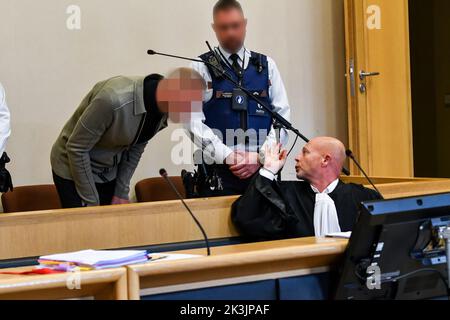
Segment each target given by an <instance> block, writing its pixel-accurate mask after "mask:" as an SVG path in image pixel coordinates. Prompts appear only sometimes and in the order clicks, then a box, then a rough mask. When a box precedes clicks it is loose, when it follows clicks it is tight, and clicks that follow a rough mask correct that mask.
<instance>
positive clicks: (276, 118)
mask: <svg viewBox="0 0 450 320" xmlns="http://www.w3.org/2000/svg"><path fill="white" fill-rule="evenodd" d="M206 43H207V45H208V47H209V48H210V46H209V43H208V42H206ZM210 50H211V49H210ZM211 51H212V50H211ZM147 53H148V54H149V55H159V56H164V57H169V58H175V59H181V60H187V61H193V62H200V63H204V64H205V65H207V66H209V67H211V68H213V69H214V70H215V71H216V72H217V73H218V74H220V76H222V77H224V78H225V79H226V80H228V81H229V82H231V83H232V84H233V85H235V86H236V88H238V89H240V90H242V91H243V92H244V93H245V94H246V95H247V96H248V97H249V98H250V99H252V100H253V101H255V102H256V103H258V104H259V105H261V106H262V107H263V108H264V110H265V111H266V112H268V113H269V114H270V115H271V116H272V119H273V124H274V127H279V128H284V129H285V130H288V131H291V132H293V133H294V134H296V135H297V136H298V137H299V138H300V139H302V140H303V141H304V142H306V143H308V142H309V141H310V140H309V139H308V138H307V137H306V136H304V135H303V134H302V133H301V132H300V131H299V130H298V129H296V128H295V127H294V126H293V125H292V123H290V122H289V121H288V120H286V119H285V118H284V117H283V116H282V115H280V114H279V113H278V112H275V111H273V110H272V109H271V108H270V107H269V106H268V105H267V104H266V103H265V102H264V101H262V100H261V99H260V98H259V97H256V96H255V95H254V94H253V93H252V92H250V90H248V89H246V88H245V87H243V86H242V85H241V84H240V83H238V81H236V80H234V79H233V78H232V77H231V76H230V75H229V74H228V73H227V72H226V71H225V69H224V68H219V67H217V66H216V65H214V64H212V63H210V62H209V61H204V60H202V59H193V58H188V57H183V56H177V55H172V54H167V53H161V52H157V51H154V50H148V51H147ZM214 57H216V55H215V54H214ZM216 59H217V57H216ZM218 62H219V63H220V60H219V61H218ZM342 172H343V173H344V174H345V175H347V176H349V175H350V172H349V171H348V169H346V168H343V169H342Z"/></svg>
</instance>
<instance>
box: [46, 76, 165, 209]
mask: <svg viewBox="0 0 450 320" xmlns="http://www.w3.org/2000/svg"><path fill="white" fill-rule="evenodd" d="M143 86H144V77H124V76H119V77H115V78H111V79H109V80H106V81H102V82H99V83H97V84H96V85H95V86H94V88H93V89H92V90H91V91H90V92H89V93H88V95H87V96H86V97H85V98H84V99H83V101H82V102H81V104H80V106H79V107H78V109H77V110H76V111H75V113H74V114H73V115H72V117H71V118H70V119H69V121H68V122H67V123H66V125H65V126H64V128H63V129H62V131H61V134H60V135H59V137H58V139H57V140H56V142H55V143H54V145H53V148H52V151H51V157H50V161H51V166H52V170H53V171H54V172H55V173H56V174H57V175H58V176H60V177H61V178H64V179H69V180H73V181H74V182H75V186H76V189H77V192H78V194H79V195H80V197H81V199H82V200H83V202H84V203H85V204H86V205H89V206H90V205H99V196H98V192H97V189H96V187H95V183H104V182H109V181H112V180H114V179H116V189H115V195H116V196H117V197H120V198H122V199H128V194H129V191H130V180H131V177H132V176H133V174H134V171H135V170H136V167H137V165H138V163H139V160H140V158H141V156H142V153H143V152H144V149H145V147H146V145H147V143H141V144H136V141H137V140H138V137H139V134H140V131H141V130H142V126H143V124H144V120H145V117H146V115H147V112H146V109H145V105H144V98H143V94H144V93H143V90H144V88H143ZM165 127H167V116H165V117H163V119H162V120H161V122H160V124H159V127H158V129H157V130H156V132H159V131H160V130H162V129H164V128H165Z"/></svg>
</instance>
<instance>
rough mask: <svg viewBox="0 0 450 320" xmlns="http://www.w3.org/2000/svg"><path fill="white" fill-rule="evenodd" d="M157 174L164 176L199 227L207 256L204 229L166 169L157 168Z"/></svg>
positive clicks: (208, 252) (209, 249)
mask: <svg viewBox="0 0 450 320" xmlns="http://www.w3.org/2000/svg"><path fill="white" fill-rule="evenodd" d="M159 174H160V175H161V177H163V178H164V180H166V182H167V183H168V184H169V186H170V188H171V189H172V190H173V191H174V192H175V194H176V195H177V197H178V198H179V199H180V200H181V203H183V205H184V207H185V208H186V210H187V211H188V212H189V214H190V215H191V217H192V219H193V220H194V222H195V224H196V225H197V226H198V228H199V229H200V231H201V232H202V235H203V238H204V239H205V244H206V252H207V254H208V256H210V255H211V248H210V246H209V240H208V236H207V235H206V232H205V229H203V226H202V224H201V223H200V221H198V220H197V218H196V217H195V215H194V214H193V213H192V211H191V209H190V208H189V206H188V205H187V204H186V202H185V201H184V200H183V196H182V195H181V194H180V192H179V191H178V189H177V187H175V185H174V184H173V182H172V181H171V180H170V178H169V176H168V175H167V171H166V169H160V170H159Z"/></svg>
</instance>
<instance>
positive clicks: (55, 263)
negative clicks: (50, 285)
mask: <svg viewBox="0 0 450 320" xmlns="http://www.w3.org/2000/svg"><path fill="white" fill-rule="evenodd" d="M147 260H148V255H147V251H145V250H83V251H77V252H69V253H61V254H53V255H48V256H42V257H40V258H39V260H38V261H39V264H40V266H41V267H45V268H51V269H53V270H61V271H71V270H73V269H74V268H76V267H79V268H81V269H82V270H89V269H107V268H116V267H121V266H124V265H130V264H137V263H143V262H146V261H147Z"/></svg>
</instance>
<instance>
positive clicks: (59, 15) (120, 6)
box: [0, 0, 347, 185]
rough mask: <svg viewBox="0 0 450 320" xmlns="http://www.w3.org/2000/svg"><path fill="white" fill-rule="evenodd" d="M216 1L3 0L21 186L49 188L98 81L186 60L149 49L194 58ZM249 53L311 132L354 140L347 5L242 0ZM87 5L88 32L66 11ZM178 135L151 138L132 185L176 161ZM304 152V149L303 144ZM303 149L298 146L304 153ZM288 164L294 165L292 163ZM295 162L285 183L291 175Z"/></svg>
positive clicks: (331, 0) (0, 23) (0, 24)
mask: <svg viewBox="0 0 450 320" xmlns="http://www.w3.org/2000/svg"><path fill="white" fill-rule="evenodd" d="M214 3H215V1H214V0H189V1H182V0H130V1H123V0H70V1H68V0H39V1H36V0H1V1H0V82H2V83H3V85H4V87H5V88H6V91H7V99H8V104H9V107H10V109H11V113H12V136H11V138H10V141H9V146H8V153H9V154H10V156H11V158H12V159H13V163H12V164H11V165H10V167H9V168H10V169H11V172H12V175H13V179H14V183H15V185H28V184H40V183H49V182H51V181H52V180H51V169H50V164H49V153H50V149H51V146H52V144H53V142H54V140H55V139H56V137H57V135H58V133H59V131H60V130H61V128H62V126H63V125H64V123H65V121H66V120H67V119H68V117H69V116H70V115H71V114H72V112H73V111H74V110H75V108H76V107H77V106H78V104H79V102H80V101H81V99H82V98H83V96H84V95H85V94H86V93H87V92H88V91H89V89H90V88H91V87H92V86H93V84H94V83H96V82H97V81H99V80H103V79H106V78H109V77H111V76H114V75H119V74H123V75H146V74H149V73H153V72H158V73H162V74H164V73H166V72H167V71H169V70H170V69H171V68H174V67H177V66H180V65H183V62H180V61H175V60H170V59H166V58H163V57H149V56H148V55H146V51H147V49H149V48H153V49H156V50H159V51H167V52H175V53H178V54H182V55H187V56H196V55H198V54H200V53H203V52H205V51H206V47H205V44H204V41H205V40H207V39H208V40H209V41H210V42H211V43H214V44H216V39H215V36H214V33H213V32H212V30H211V27H210V23H211V20H212V17H211V10H212V6H213V4H214ZM242 4H243V7H244V10H245V12H246V15H247V17H248V19H249V25H248V38H247V43H246V46H247V47H248V48H249V49H251V50H255V51H259V52H262V53H265V54H268V55H270V56H271V57H273V58H274V59H275V61H276V62H277V64H278V67H279V69H280V71H281V73H282V75H283V78H284V81H285V84H286V87H287V90H288V94H289V98H290V102H291V106H292V122H293V123H294V124H295V126H297V127H298V128H299V129H300V130H301V131H302V132H303V133H304V134H305V135H307V136H309V137H313V136H317V135H332V136H336V137H338V138H340V139H342V140H343V141H344V142H346V141H347V120H346V117H347V113H346V98H345V78H344V73H345V55H344V26H343V0H277V1H270V0H242ZM69 5H78V6H80V7H81V30H78V31H70V30H68V29H67V28H66V19H67V18H68V15H67V14H66V8H67V7H68V6H69ZM173 128H174V127H173V126H171V129H168V130H166V131H165V132H163V133H161V134H160V135H159V136H157V137H156V138H155V139H154V140H152V141H151V142H150V144H149V146H148V149H147V151H146V153H145V156H144V157H143V160H142V161H141V164H140V166H139V168H138V170H137V172H136V175H135V177H134V179H133V181H132V183H133V185H134V183H135V182H136V181H138V180H140V179H142V178H147V177H151V176H157V174H158V170H159V168H160V167H163V166H164V167H166V168H167V169H168V171H169V173H170V174H172V175H177V174H179V172H180V170H181V169H182V168H181V167H177V166H174V165H172V164H171V161H170V150H171V148H172V147H173V146H174V145H175V144H176V142H170V135H171V131H172V129H173ZM299 146H300V145H299ZM297 150H298V148H297ZM291 158H292V159H290V162H291V163H293V156H291ZM291 167H292V166H291V165H288V168H287V170H286V172H285V173H286V178H293V170H292V168H291Z"/></svg>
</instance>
